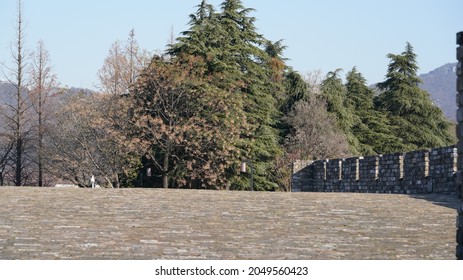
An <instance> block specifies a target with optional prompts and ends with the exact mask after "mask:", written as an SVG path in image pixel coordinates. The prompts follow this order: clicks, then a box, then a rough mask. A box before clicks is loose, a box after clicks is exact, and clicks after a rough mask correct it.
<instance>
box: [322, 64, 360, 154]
mask: <svg viewBox="0 0 463 280" xmlns="http://www.w3.org/2000/svg"><path fill="white" fill-rule="evenodd" d="M341 71H342V69H336V70H335V71H331V72H328V74H327V75H326V78H325V80H323V82H322V85H321V91H322V97H323V98H324V99H325V100H326V103H327V106H328V112H330V113H332V115H333V116H334V117H335V118H336V121H337V124H338V127H339V128H340V129H341V130H342V131H343V132H344V133H345V134H346V137H347V141H348V142H349V147H350V150H351V152H352V154H359V153H360V151H359V150H360V148H359V145H360V143H359V141H358V139H357V138H356V137H355V135H354V134H353V133H352V127H353V125H354V123H355V116H354V114H353V108H352V106H351V104H349V103H348V102H347V89H346V87H345V86H344V84H343V82H342V79H341V77H340V76H339V73H340V72H341Z"/></svg>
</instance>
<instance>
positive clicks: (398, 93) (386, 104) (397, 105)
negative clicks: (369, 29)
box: [378, 43, 453, 150]
mask: <svg viewBox="0 0 463 280" xmlns="http://www.w3.org/2000/svg"><path fill="white" fill-rule="evenodd" d="M388 58H390V59H391V62H390V63H389V67H388V73H387V75H386V80H385V81H384V82H382V83H380V84H379V87H380V88H381V89H382V90H383V92H382V93H381V95H380V96H379V98H378V107H379V109H380V110H383V111H385V112H387V115H388V118H389V119H390V122H391V124H392V125H393V127H394V129H393V130H394V134H395V135H397V137H399V138H400V140H401V142H402V143H403V144H404V147H406V149H407V150H416V149H424V148H432V147H442V146H447V145H451V144H453V139H452V136H451V135H450V134H449V133H448V128H449V126H450V122H449V121H448V120H447V119H446V118H445V116H444V114H443V113H442V111H441V110H440V109H439V108H438V107H437V106H436V105H434V104H433V102H432V101H431V99H430V97H429V93H428V92H426V91H424V90H422V89H420V88H419V86H418V85H419V83H420V82H421V81H420V79H419V78H418V76H417V70H418V65H417V62H416V54H415V53H414V52H413V47H412V46H411V44H410V43H407V45H406V48H405V51H404V52H402V53H401V54H399V55H396V54H389V55H388Z"/></svg>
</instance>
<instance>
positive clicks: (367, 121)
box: [346, 67, 404, 155]
mask: <svg viewBox="0 0 463 280" xmlns="http://www.w3.org/2000/svg"><path fill="white" fill-rule="evenodd" d="M346 80H347V82H346V89H347V93H346V98H347V103H348V104H349V105H350V106H351V108H352V113H353V115H354V118H353V126H352V134H353V135H354V136H355V138H357V140H358V142H359V145H358V150H359V152H360V154H361V155H374V154H386V153H393V152H397V151H400V150H403V149H404V147H403V145H402V143H401V142H400V141H399V139H397V137H395V136H394V135H393V131H392V127H391V125H390V124H389V121H388V120H387V118H386V115H385V113H384V112H382V111H377V110H376V108H375V106H374V92H373V90H372V89H370V88H369V87H368V86H367V85H366V80H365V78H364V77H363V76H362V74H361V73H360V72H358V71H357V68H356V67H354V68H353V69H352V70H351V71H350V72H349V73H347V76H346Z"/></svg>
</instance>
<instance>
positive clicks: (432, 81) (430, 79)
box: [420, 63, 457, 121]
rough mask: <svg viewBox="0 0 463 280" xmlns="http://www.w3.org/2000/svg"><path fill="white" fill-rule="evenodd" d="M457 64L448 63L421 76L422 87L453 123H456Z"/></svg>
mask: <svg viewBox="0 0 463 280" xmlns="http://www.w3.org/2000/svg"><path fill="white" fill-rule="evenodd" d="M456 66H457V64H456V63H448V64H445V65H444V66H441V67H439V68H437V69H434V70H432V71H431V72H429V73H427V74H422V75H420V79H421V80H423V83H422V84H421V85H420V87H421V88H422V89H424V90H426V91H427V92H429V94H430V95H431V98H432V100H433V101H434V102H435V104H436V105H437V106H439V107H440V108H441V109H442V111H443V112H444V114H445V115H446V116H447V118H449V119H450V120H452V121H456V111H457V105H456V101H455V100H456V84H457V75H456V73H455V71H456Z"/></svg>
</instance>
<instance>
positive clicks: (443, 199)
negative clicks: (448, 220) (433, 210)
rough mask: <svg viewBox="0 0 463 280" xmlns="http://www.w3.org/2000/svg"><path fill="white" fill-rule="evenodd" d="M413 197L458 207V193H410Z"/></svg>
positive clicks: (444, 205)
mask: <svg viewBox="0 0 463 280" xmlns="http://www.w3.org/2000/svg"><path fill="white" fill-rule="evenodd" d="M409 196H410V197H411V198H415V199H422V200H426V201H429V202H432V203H433V204H435V205H438V206H443V207H447V208H451V209H455V210H456V209H457V207H458V198H457V196H456V195H447V194H414V195H409Z"/></svg>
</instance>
